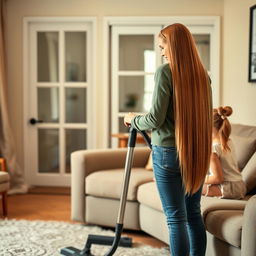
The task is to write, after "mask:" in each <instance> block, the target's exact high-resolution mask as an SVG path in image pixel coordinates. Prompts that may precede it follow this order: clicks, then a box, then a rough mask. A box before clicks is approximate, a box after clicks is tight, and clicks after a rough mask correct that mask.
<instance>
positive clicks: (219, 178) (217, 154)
mask: <svg viewBox="0 0 256 256" xmlns="http://www.w3.org/2000/svg"><path fill="white" fill-rule="evenodd" d="M232 112H233V111H232V108H231V107H229V106H227V107H219V108H217V109H214V110H213V134H212V140H213V142H212V143H213V145H212V154H211V160H210V174H209V175H207V176H206V179H205V184H204V186H203V191H202V194H203V195H205V196H216V197H220V198H230V199H240V198H243V197H244V196H245V193H246V186H245V183H244V182H243V180H242V175H241V173H240V171H239V169H238V165H237V161H236V156H235V150H234V146H233V143H232V140H231V139H230V138H229V136H230V133H231V125H230V123H229V121H228V119H227V117H228V116H230V115H231V114H232Z"/></svg>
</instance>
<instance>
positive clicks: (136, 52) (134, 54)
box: [119, 35, 155, 72]
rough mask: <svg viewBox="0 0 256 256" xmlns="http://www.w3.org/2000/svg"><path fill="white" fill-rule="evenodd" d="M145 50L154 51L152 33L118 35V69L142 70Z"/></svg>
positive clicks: (143, 68)
mask: <svg viewBox="0 0 256 256" xmlns="http://www.w3.org/2000/svg"><path fill="white" fill-rule="evenodd" d="M147 51H154V36H153V35H119V70H124V71H128V70H136V71H144V70H145V52H147ZM152 63H154V60H153V61H152ZM154 69H155V66H154V65H153V67H152V71H148V72H154Z"/></svg>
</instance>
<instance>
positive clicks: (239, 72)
mask: <svg viewBox="0 0 256 256" xmlns="http://www.w3.org/2000/svg"><path fill="white" fill-rule="evenodd" d="M255 4H256V1H255V0H243V1H241V0H225V1H224V12H223V34H222V38H223V49H222V51H223V71H222V75H223V80H222V90H221V95H222V103H223V105H230V106H231V107H232V108H233V114H232V116H231V117H230V120H231V121H232V122H234V123H241V124H248V125H256V114H255V110H256V83H249V82H248V62H249V8H250V7H251V6H253V5H255Z"/></svg>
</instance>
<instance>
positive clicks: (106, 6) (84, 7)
mask: <svg viewBox="0 0 256 256" xmlns="http://www.w3.org/2000/svg"><path fill="white" fill-rule="evenodd" d="M192 2H193V3H192ZM227 2H228V3H227V4H225V6H226V9H225V13H227V15H228V18H229V19H230V20H231V19H233V18H234V16H232V12H228V11H227V7H228V6H230V7H232V4H231V2H235V3H236V5H238V2H249V1H239V0H236V1H233V0H232V1H227ZM229 2H230V3H229ZM251 2H252V1H251ZM244 5H245V4H244V3H243V6H244ZM235 10H236V11H237V12H238V11H239V8H238V7H237V9H235ZM243 13H244V14H243V17H244V16H246V10H244V11H243ZM183 15H184V16H185V15H188V16H193V15H194V16H197V15H199V16H207V15H217V16H221V17H222V16H223V0H193V1H191V0H179V1H177V0H162V1H160V2H159V1H155V0H140V1H137V0H129V1H124V0H104V1H102V0H43V1H42V0H22V1H21V0H7V31H8V32H7V45H8V52H7V61H8V83H9V84H8V102H9V103H8V105H9V112H10V119H11V126H12V129H13V132H14V136H15V141H16V146H17V158H18V161H19V163H20V165H21V167H23V166H24V161H23V159H24V141H23V134H24V131H23V122H24V120H23V105H24V102H23V96H22V95H23V59H22V58H23V57H22V55H23V17H28V16H29V17H31V16H45V17H49V16H95V17H96V18H97V30H96V31H97V35H96V36H97V45H96V47H97V59H96V63H99V66H97V77H96V85H95V89H96V90H95V95H97V102H98V103H97V104H98V105H97V106H96V109H97V116H96V132H97V145H96V147H98V148H100V147H102V145H104V144H103V143H102V138H101V136H100V135H101V134H103V133H104V125H102V123H101V120H104V118H103V114H104V109H103V107H104V106H102V105H101V102H104V97H105V96H106V95H103V94H102V93H101V92H102V88H101V85H102V82H103V81H102V75H100V74H103V70H102V64H101V63H102V55H103V52H102V51H103V26H102V22H103V17H104V16H183ZM235 21H236V23H237V25H239V24H238V23H239V22H242V20H241V19H238V18H237V17H235ZM230 23H231V22H228V24H227V25H225V28H226V30H228V28H229V26H230V25H231V27H230V28H231V29H233V26H232V24H230ZM239 28H240V29H241V30H242V27H241V25H239ZM235 31H236V29H234V30H233V34H235ZM242 32H243V31H242ZM242 32H241V31H240V32H239V35H237V37H240V36H241V33H242ZM233 36H234V37H235V35H233ZM246 38H247V35H246ZM225 43H226V45H227V43H231V44H232V43H233V42H232V41H231V40H229V41H225ZM226 48H227V47H226ZM244 51H245V50H244ZM246 53H247V52H246ZM246 56H247V54H246ZM237 65H239V63H238V64H237ZM228 70H229V72H230V70H231V73H232V69H228ZM236 73H237V75H239V74H238V73H239V72H236ZM231 79H232V76H228V77H225V81H227V82H229V80H231ZM239 86H242V83H240V85H239ZM243 86H247V87H248V86H250V85H247V84H246V83H244V84H243ZM224 92H225V97H224V99H225V100H226V101H227V102H228V101H229V99H230V98H232V97H226V96H227V95H226V94H227V93H226V90H225V91H224ZM248 94H249V92H248ZM251 104H252V105H253V103H251ZM245 121H249V119H248V120H247V119H246V120H245Z"/></svg>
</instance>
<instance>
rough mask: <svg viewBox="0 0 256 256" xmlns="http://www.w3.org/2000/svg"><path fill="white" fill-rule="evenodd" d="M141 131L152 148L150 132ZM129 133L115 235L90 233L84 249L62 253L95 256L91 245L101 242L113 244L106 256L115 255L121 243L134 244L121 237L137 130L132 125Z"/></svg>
mask: <svg viewBox="0 0 256 256" xmlns="http://www.w3.org/2000/svg"><path fill="white" fill-rule="evenodd" d="M139 132H140V133H141V134H142V136H143V138H144V139H145V141H146V142H147V144H148V146H149V147H150V148H151V141H150V138H149V136H148V134H147V133H146V132H144V131H139ZM129 133H130V135H129V141H128V151H127V155H126V161H125V172H124V178H123V186H122V192H121V198H120V205H119V211H118V217H117V223H116V228H115V237H109V236H98V235H89V236H88V238H87V242H86V244H85V247H84V249H83V250H79V249H77V248H74V247H66V248H63V249H61V251H60V253H61V254H62V255H66V256H93V255H92V254H91V245H92V244H100V245H112V246H111V248H110V249H109V251H108V252H107V253H106V254H105V256H112V255H114V253H115V251H116V249H117V247H118V246H119V245H120V246H123V247H131V246H132V239H131V238H129V237H121V234H122V231H123V221H124V213H125V206H126V200H127V193H128V187H129V181H130V176H131V169H132V163H133V155H134V154H133V153H134V147H135V145H136V138H137V130H136V129H134V128H133V127H131V128H130V131H129Z"/></svg>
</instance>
